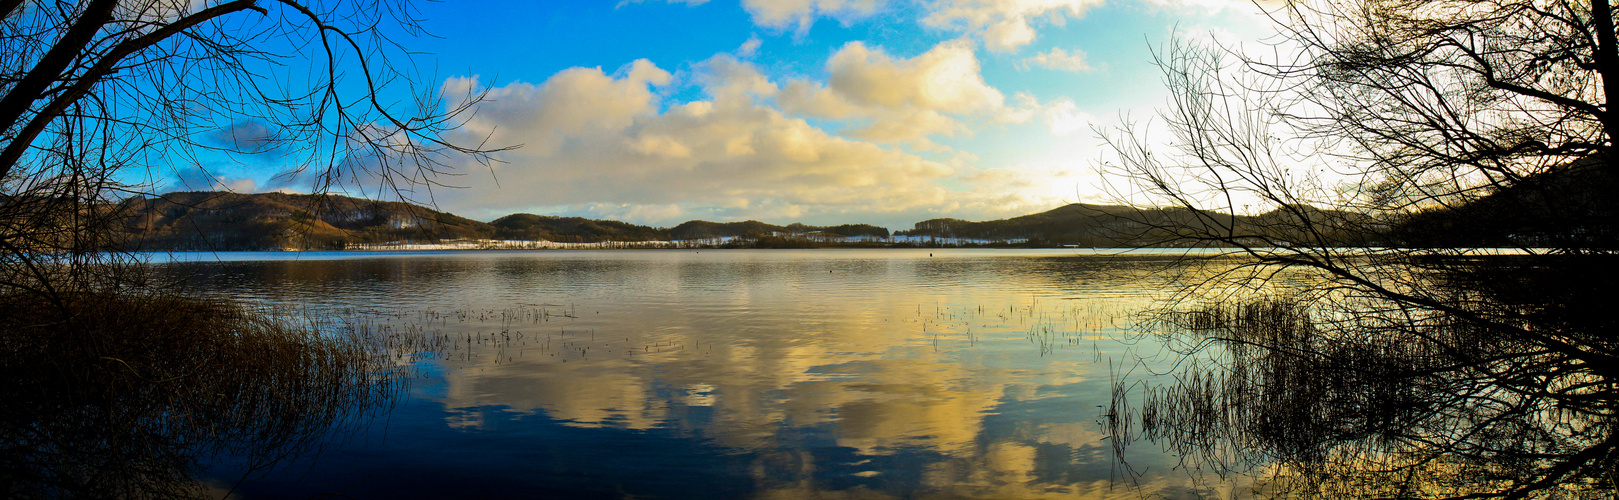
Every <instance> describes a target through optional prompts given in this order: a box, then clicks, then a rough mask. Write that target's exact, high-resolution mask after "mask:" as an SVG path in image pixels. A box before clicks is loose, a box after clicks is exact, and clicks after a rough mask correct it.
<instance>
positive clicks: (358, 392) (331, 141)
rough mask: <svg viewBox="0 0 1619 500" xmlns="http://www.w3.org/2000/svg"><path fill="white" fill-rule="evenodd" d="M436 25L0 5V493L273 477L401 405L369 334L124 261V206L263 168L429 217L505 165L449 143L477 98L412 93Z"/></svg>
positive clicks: (112, 492)
mask: <svg viewBox="0 0 1619 500" xmlns="http://www.w3.org/2000/svg"><path fill="white" fill-rule="evenodd" d="M420 22H421V20H420V19H419V18H418V16H417V13H416V12H415V11H414V10H413V9H412V7H411V5H410V4H409V3H408V2H406V1H404V0H355V1H343V0H332V1H319V0H316V1H310V2H305V1H299V0H210V1H194V0H83V1H74V0H62V1H55V0H39V1H23V0H0V373H3V376H4V378H5V379H6V380H7V381H8V383H7V389H5V390H4V391H3V392H4V395H3V397H0V399H3V400H4V401H5V402H4V403H3V404H0V483H4V486H0V489H4V490H5V491H6V494H7V495H10V496H42V497H53V498H58V497H63V496H67V497H72V496H86V497H125V498H134V497H145V496H153V497H164V498H169V497H173V496H175V495H190V494H201V493H204V492H203V491H202V490H201V489H200V485H199V484H197V483H195V482H191V481H190V478H189V476H190V475H191V474H194V473H195V472H196V470H197V467H198V462H200V461H206V460H208V459H209V457H210V456H211V455H212V454H215V453H220V452H229V453H233V454H240V455H242V456H245V457H249V458H251V459H253V460H255V461H273V460H274V459H275V458H278V457H282V456H285V455H289V454H293V453H295V452H297V451H298V450H304V449H307V448H308V446H309V445H310V444H311V443H312V442H311V441H310V440H312V439H314V440H318V439H320V437H321V436H323V435H325V433H326V432H327V430H328V429H329V428H330V426H332V425H340V424H341V423H342V422H343V421H344V420H345V419H348V418H350V417H354V416H360V415H364V414H368V413H369V411H370V410H368V409H367V408H369V407H370V406H371V405H376V404H383V405H385V404H386V403H387V400H388V399H389V398H391V397H392V395H393V394H395V392H396V391H397V388H398V386H397V380H394V379H390V378H388V377H385V376H379V374H385V373H389V372H390V370H391V369H390V368H388V366H390V362H389V361H387V360H386V359H382V357H385V356H386V355H387V352H386V350H384V349H380V348H378V346H376V345H372V344H371V342H374V341H377V340H376V339H374V338H371V337H367V336H365V335H350V336H347V337H342V336H337V335H334V333H335V332H333V331H329V330H323V329H321V328H315V327H311V326H308V325H303V324H297V323H289V322H287V321H285V318H274V317H267V316H264V315H262V314H259V313H260V312H259V311H255V310H252V309H244V307H243V306H242V304H235V303H230V302H221V301H213V300H207V299H199V298H195V297H189V296H186V295H184V294H183V293H179V292H177V291H176V290H174V289H168V288H164V287H159V286H155V285H154V284H152V283H150V282H149V280H148V279H147V278H148V277H149V275H150V274H149V273H146V272H143V271H141V270H139V269H138V268H134V267H133V266H126V265H125V264H128V263H130V262H131V261H130V260H129V259H126V258H124V257H125V256H126V254H124V253H121V250H122V249H123V248H124V247H122V246H121V245H120V243H121V242H120V241H119V238H120V235H121V234H122V231H121V230H122V229H123V228H122V227H121V225H122V223H123V221H124V218H125V216H126V214H124V213H122V212H121V208H122V207H124V206H126V204H122V203H121V202H123V201H126V200H129V199H130V198H132V197H138V196H152V195H155V194H156V193H155V190H156V189H158V183H159V182H158V181H157V180H156V179H159V178H165V177H167V176H169V175H170V174H174V173H178V172H181V171H200V173H201V175H202V176H204V177H206V176H210V175H211V173H209V172H207V171H206V168H205V167H206V166H207V162H208V161H209V159H210V158H216V157H226V158H231V157H235V158H240V157H245V156H252V155H273V156H274V157H275V158H276V161H277V162H278V163H279V166H278V167H277V170H278V172H275V173H278V174H279V175H281V176H283V178H286V177H297V178H299V182H301V183H307V184H308V185H310V186H312V189H313V190H314V191H315V192H316V193H324V192H327V191H330V190H334V189H342V190H345V191H349V192H354V191H359V192H361V193H364V194H369V195H372V196H397V197H400V198H404V199H406V200H407V201H428V202H430V201H431V193H432V192H431V189H432V188H433V187H435V186H440V185H443V184H444V182H445V180H446V179H448V178H449V177H447V176H453V175H459V173H458V172H456V171H455V170H454V168H452V167H453V166H454V165H461V164H465V163H464V162H467V161H487V160H488V156H487V155H488V153H490V152H492V149H491V148H486V147H484V146H483V145H481V144H460V143H455V142H450V141H448V140H446V139H445V138H444V137H445V134H446V133H447V132H450V131H452V130H454V129H455V128H456V127H457V126H458V124H459V123H461V120H462V119H464V118H466V116H465V113H468V112H469V110H470V107H471V106H472V105H474V104H475V103H476V102H477V101H478V100H479V97H480V96H478V95H469V96H441V95H440V94H439V89H438V88H437V87H436V86H433V85H427V86H425V87H422V88H418V87H417V86H416V85H417V84H418V83H427V84H431V83H432V82H427V81H425V80H424V75H422V74H420V73H419V72H418V71H417V69H416V67H415V66H414V65H413V62H412V60H411V57H410V56H411V55H412V52H411V50H410V47H409V46H408V45H406V44H407V43H408V40H407V39H408V38H410V37H414V36H417V35H420V34H421V25H420ZM198 187H211V186H198ZM351 333H352V332H351ZM255 465H261V464H255Z"/></svg>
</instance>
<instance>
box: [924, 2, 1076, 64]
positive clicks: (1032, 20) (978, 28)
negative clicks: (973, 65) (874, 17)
mask: <svg viewBox="0 0 1619 500" xmlns="http://www.w3.org/2000/svg"><path fill="white" fill-rule="evenodd" d="M1101 4H1102V0H939V1H935V2H929V3H927V4H926V9H927V10H928V14H927V15H926V16H925V17H924V18H923V19H922V23H923V24H924V25H927V26H930V27H933V28H936V29H948V30H957V31H961V32H965V33H969V34H971V35H973V36H976V37H978V38H980V39H981V40H983V42H984V46H985V47H987V48H988V49H989V50H991V51H995V52H1011V51H1014V50H1017V49H1018V48H1020V47H1023V46H1025V45H1028V44H1029V43H1032V42H1034V40H1035V37H1036V35H1037V34H1036V32H1035V26H1036V25H1038V24H1051V25H1058V26H1061V25H1062V24H1064V23H1066V22H1067V19H1068V18H1070V17H1072V18H1078V17H1081V16H1084V15H1085V11H1086V10H1089V9H1090V8H1091V7H1094V6H1097V5H1101Z"/></svg>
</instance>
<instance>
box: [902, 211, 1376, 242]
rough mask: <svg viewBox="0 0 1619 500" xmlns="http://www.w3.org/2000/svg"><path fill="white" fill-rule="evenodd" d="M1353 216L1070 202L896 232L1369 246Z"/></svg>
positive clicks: (1364, 223)
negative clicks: (1237, 213) (1250, 213)
mask: <svg viewBox="0 0 1619 500" xmlns="http://www.w3.org/2000/svg"><path fill="white" fill-rule="evenodd" d="M1371 223H1372V222H1371V220H1370V218H1369V217H1365V216H1362V215H1358V214H1352V213H1348V212H1339V211H1331V210H1321V209H1317V208H1314V207H1308V206H1299V207H1283V208H1278V209H1276V210H1273V211H1271V212H1268V213H1265V214H1261V215H1256V216H1234V215H1228V214H1223V213H1215V212H1201V213H1196V212H1193V211H1191V210H1187V209H1184V208H1160V209H1140V208H1134V207H1127V206H1120V205H1088V204H1083V203H1074V204H1070V205H1066V206H1062V207H1058V208H1056V209H1052V210H1049V211H1046V212H1041V213H1037V214H1031V215H1024V216H1021V217H1013V218H1010V219H998V220H989V221H981V222H971V221H965V220H961V219H930V220H925V221H922V222H918V223H916V225H915V227H913V228H912V229H909V230H905V231H899V232H898V233H897V234H899V235H903V236H912V237H935V238H966V239H977V240H990V241H997V240H1027V241H1028V244H1029V245H1030V246H1056V245H1077V246H1093V247H1154V246H1226V245H1233V244H1246V245H1263V244H1268V243H1303V242H1319V241H1325V242H1329V243H1331V244H1335V245H1361V244H1366V243H1367V242H1366V240H1365V237H1364V234H1365V233H1364V232H1363V231H1359V230H1354V231H1346V230H1344V229H1345V228H1366V227H1370V226H1369V225H1370V224H1371Z"/></svg>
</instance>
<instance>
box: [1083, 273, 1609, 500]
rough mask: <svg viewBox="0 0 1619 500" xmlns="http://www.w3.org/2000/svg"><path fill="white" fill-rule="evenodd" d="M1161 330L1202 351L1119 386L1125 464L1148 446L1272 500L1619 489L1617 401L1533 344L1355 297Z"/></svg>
mask: <svg viewBox="0 0 1619 500" xmlns="http://www.w3.org/2000/svg"><path fill="white" fill-rule="evenodd" d="M1162 319H1163V321H1162V322H1161V323H1160V324H1159V325H1158V326H1157V327H1158V328H1159V329H1160V330H1161V331H1163V332H1164V335H1175V336H1183V337H1191V338H1194V339H1203V340H1204V341H1203V342H1197V343H1196V344H1197V345H1199V346H1201V347H1199V348H1198V350H1197V351H1196V352H1195V353H1187V354H1188V357H1187V358H1186V360H1185V361H1184V365H1183V368H1181V369H1179V370H1177V371H1176V372H1175V373H1174V374H1173V377H1172V381H1170V382H1168V383H1164V384H1155V385H1150V386H1149V385H1147V384H1124V383H1117V384H1115V387H1114V391H1113V392H1114V401H1115V403H1114V405H1113V408H1112V409H1110V411H1109V413H1108V416H1109V419H1110V420H1109V426H1108V429H1107V430H1108V431H1109V432H1110V434H1111V436H1112V437H1113V438H1114V443H1113V445H1114V447H1115V451H1116V453H1117V454H1118V456H1119V457H1120V458H1121V459H1122V458H1123V457H1124V447H1125V446H1127V445H1128V444H1129V443H1130V442H1132V441H1137V440H1145V441H1148V442H1152V443H1156V444H1158V445H1160V446H1161V447H1163V448H1164V449H1166V450H1168V451H1169V452H1171V453H1172V454H1174V455H1176V456H1179V457H1182V462H1181V464H1180V466H1182V467H1184V468H1186V469H1188V470H1203V471H1214V472H1217V473H1219V474H1222V475H1224V474H1254V473H1260V474H1266V475H1269V476H1270V477H1271V479H1272V481H1270V483H1269V484H1268V485H1267V495H1265V496H1290V495H1301V496H1309V497H1335V498H1336V497H1341V498H1379V497H1381V498H1540V497H1546V498H1561V497H1568V498H1587V497H1591V498H1595V497H1606V495H1609V494H1611V493H1612V492H1613V491H1614V488H1615V485H1616V484H1619V483H1616V482H1615V480H1616V479H1619V478H1616V477H1615V474H1614V471H1615V470H1619V467H1616V464H1619V450H1616V445H1619V437H1615V436H1616V434H1615V432H1614V427H1613V423H1614V416H1615V410H1614V407H1613V401H1615V400H1616V399H1619V388H1616V386H1615V384H1614V383H1613V382H1611V381H1610V380H1609V379H1608V378H1606V376H1605V374H1604V373H1603V372H1602V371H1601V367H1592V366H1589V365H1587V364H1585V363H1582V362H1581V360H1580V359H1578V358H1577V357H1572V356H1568V355H1565V354H1563V353H1559V352H1557V351H1554V350H1551V349H1548V348H1547V347H1546V346H1545V345H1544V344H1543V343H1540V342H1537V341H1536V340H1535V339H1533V338H1526V337H1525V336H1524V335H1516V334H1512V333H1511V332H1503V331H1501V330H1498V329H1488V328H1481V327H1479V326H1478V325H1477V324H1476V323H1473V322H1468V321H1463V320H1459V319H1458V318H1457V317H1456V316H1455V315H1446V314H1437V313H1432V312H1426V313H1425V312H1423V311H1416V310H1411V309H1408V308H1406V309H1402V308H1393V307H1387V304H1386V303H1382V302H1373V301H1357V300H1354V299H1353V298H1347V297H1339V298H1336V299H1335V300H1332V301H1310V300H1308V299H1305V298H1300V297H1286V296H1261V297H1257V298H1253V299H1250V300H1247V301H1240V302H1219V303H1213V304H1207V305H1203V306H1199V307H1194V308H1191V309H1189V310H1184V311H1179V312H1171V313H1169V314H1166V315H1165V316H1164V318H1162ZM1132 396H1133V397H1132ZM1132 399H1133V401H1132Z"/></svg>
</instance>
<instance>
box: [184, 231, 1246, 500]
mask: <svg viewBox="0 0 1619 500" xmlns="http://www.w3.org/2000/svg"><path fill="white" fill-rule="evenodd" d="M172 259H174V260H176V261H177V262H173V263H170V264H166V265H164V268H165V269H166V270H168V271H172V272H176V273H184V274H188V275H191V276H192V279H193V282H194V283H195V284H196V285H197V286H198V287H199V288H201V289H203V290H205V291H206V292H208V293H212V294H219V295H223V296H229V297H237V298H241V299H244V300H248V301H254V302H261V303H269V304H276V305H277V306H278V307H284V308H286V309H302V310H308V311H310V313H311V314H327V313H338V314H342V315H344V316H345V317H347V318H351V319H352V318H359V320H360V321H363V322H365V323H367V324H368V325H370V326H371V327H374V328H386V329H392V330H393V331H399V332H409V333H410V334H413V335H423V336H431V337H433V338H437V339H441V341H443V342H444V347H443V348H442V349H440V350H439V352H436V353H432V354H428V355H424V356H420V357H419V358H418V359H417V361H416V363H417V368H418V369H419V372H420V377H419V378H418V379H416V380H414V381H413V382H412V384H411V385H410V389H409V391H408V392H409V395H408V397H407V398H406V399H405V400H403V401H400V402H399V403H398V404H397V406H396V407H395V408H393V409H392V411H390V412H387V413H385V414H384V415H383V416H382V417H380V418H379V419H377V420H374V421H372V422H370V423H369V424H368V425H366V426H365V427H364V428H362V429H361V430H359V431H356V432H353V433H348V434H343V435H341V436H336V437H335V439H334V440H333V443H332V444H330V445H328V446H326V447H325V448H324V449H323V450H322V451H321V453H320V454H318V455H317V456H308V457H301V458H298V459H295V460H291V461H288V462H285V463H282V464H279V465H278V467H276V468H275V469H273V470H271V471H268V472H254V473H247V474H246V475H245V477H246V478H245V480H243V476H244V473H243V472H242V471H237V470H232V469H231V467H229V466H228V465H218V466H215V467H214V469H213V470H212V471H211V472H210V477H208V478H207V479H208V481H209V482H210V484H213V485H216V486H217V487H219V488H221V489H230V488H231V486H232V485H233V484H236V483H237V482H238V481H239V480H240V485H239V486H237V487H236V488H235V494H236V495H237V496H239V497H240V498H248V499H254V498H306V497H315V496H321V495H339V496H348V497H354V498H488V497H495V498H509V497H534V498H562V497H567V498H592V497H594V498H756V497H758V498H824V497H832V498H846V497H847V498H890V497H893V498H913V497H942V498H956V497H968V498H1042V497H1054V498H1075V497H1082V498H1102V497H1122V498H1138V497H1141V496H1142V495H1152V496H1155V495H1163V496H1168V497H1172V498H1175V497H1190V496H1198V495H1199V494H1202V495H1218V496H1225V495H1228V494H1230V493H1232V492H1234V491H1239V490H1240V489H1241V486H1240V485H1232V484H1220V483H1211V481H1213V479H1212V478H1209V477H1205V475H1203V474H1198V473H1196V472H1195V471H1185V470H1177V469H1176V468H1175V465H1176V462H1175V461H1174V459H1173V457H1169V456H1164V455H1154V454H1152V453H1150V452H1147V450H1141V449H1132V452H1133V453H1132V459H1131V463H1130V464H1129V469H1125V468H1123V467H1121V466H1120V465H1119V464H1117V463H1116V461H1115V460H1114V458H1113V455H1112V448H1111V444H1110V443H1109V442H1108V440H1106V439H1104V436H1106V435H1107V434H1106V432H1105V430H1104V429H1103V428H1102V427H1101V424H1100V422H1101V420H1102V413H1103V411H1104V410H1103V406H1104V405H1107V404H1108V402H1109V398H1110V391H1111V389H1112V386H1111V381H1112V380H1115V379H1120V378H1123V377H1126V376H1127V377H1128V378H1130V379H1132V380H1140V379H1144V378H1151V377H1152V372H1153V371H1154V370H1157V371H1168V369H1169V367H1168V366H1155V365H1154V362H1153V361H1151V360H1150V359H1163V360H1166V362H1167V361H1173V360H1174V357H1173V356H1165V357H1162V358H1153V357H1154V356H1155V355H1157V354H1160V353H1161V350H1162V349H1161V347H1159V346H1157V345H1154V344H1152V343H1151V342H1153V341H1152V340H1150V339H1145V338H1141V337H1139V336H1136V335H1131V334H1129V333H1128V331H1129V329H1130V328H1131V327H1132V326H1133V321H1134V318H1135V316H1134V315H1135V313H1137V312H1139V311H1141V310H1143V309H1145V308H1147V307H1149V306H1150V305H1151V299H1153V298H1154V297H1159V296H1162V295H1163V294H1164V291H1165V290H1166V289H1167V287H1169V286H1170V285H1171V284H1170V277H1171V276H1172V275H1173V274H1174V270H1175V266H1176V264H1175V260H1176V256H1175V255H1169V254H1159V255H1154V254H1129V255H1106V254H1090V253H1076V252H1075V251H1071V250H1070V251H966V250H961V251H948V250H946V251H941V250H932V251H931V255H930V252H929V251H927V250H880V251H865V250H804V251H793V250H780V251H747V250H733V251H708V250H705V251H701V252H692V251H602V252H457V253H431V252H418V253H406V254H382V253H376V254H371V253H303V254H292V253H264V254H258V253H248V254H221V255H218V256H216V255H214V254H192V255H180V256H175V257H172ZM1142 356H1145V357H1148V358H1149V361H1147V362H1145V363H1144V364H1143V363H1141V362H1138V358H1140V357H1142Z"/></svg>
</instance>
